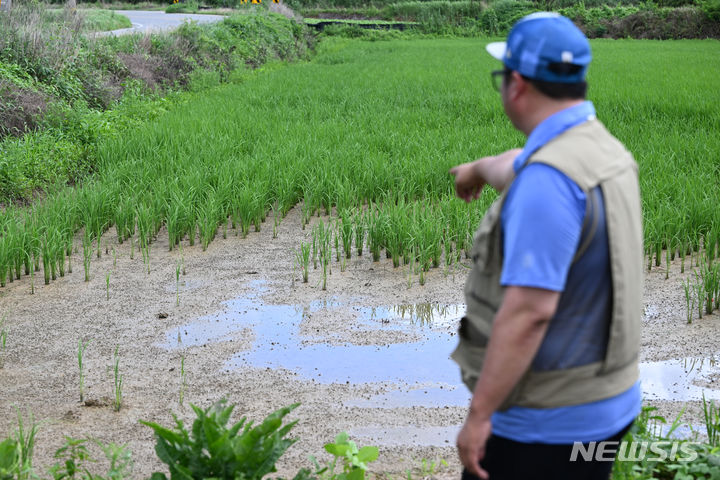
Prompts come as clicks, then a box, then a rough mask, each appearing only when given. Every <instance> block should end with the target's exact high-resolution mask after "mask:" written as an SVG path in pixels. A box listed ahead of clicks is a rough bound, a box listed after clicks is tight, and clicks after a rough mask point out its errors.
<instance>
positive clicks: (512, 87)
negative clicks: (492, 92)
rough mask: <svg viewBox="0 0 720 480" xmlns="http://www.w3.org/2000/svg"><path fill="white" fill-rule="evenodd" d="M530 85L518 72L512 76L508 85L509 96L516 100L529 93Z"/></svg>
mask: <svg viewBox="0 0 720 480" xmlns="http://www.w3.org/2000/svg"><path fill="white" fill-rule="evenodd" d="M529 86H530V84H529V83H528V82H527V80H525V79H524V78H523V77H522V75H520V74H519V73H518V72H516V71H513V72H512V73H511V74H510V83H508V85H507V95H508V98H510V99H511V100H516V99H517V98H518V97H520V96H522V95H523V94H525V93H526V92H527V89H528V87H529Z"/></svg>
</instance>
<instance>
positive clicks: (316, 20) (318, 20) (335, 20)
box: [303, 18, 416, 25]
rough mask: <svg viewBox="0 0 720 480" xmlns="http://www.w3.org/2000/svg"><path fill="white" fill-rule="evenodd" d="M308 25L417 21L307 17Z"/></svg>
mask: <svg viewBox="0 0 720 480" xmlns="http://www.w3.org/2000/svg"><path fill="white" fill-rule="evenodd" d="M303 21H304V22H305V23H306V24H308V25H315V24H318V23H324V22H332V23H337V24H347V25H356V24H364V25H365V24H370V25H395V24H398V23H402V24H405V25H415V24H416V22H402V21H401V22H395V21H392V20H370V19H368V20H355V19H339V18H305V19H304V20H303Z"/></svg>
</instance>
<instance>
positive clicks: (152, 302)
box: [0, 208, 719, 478]
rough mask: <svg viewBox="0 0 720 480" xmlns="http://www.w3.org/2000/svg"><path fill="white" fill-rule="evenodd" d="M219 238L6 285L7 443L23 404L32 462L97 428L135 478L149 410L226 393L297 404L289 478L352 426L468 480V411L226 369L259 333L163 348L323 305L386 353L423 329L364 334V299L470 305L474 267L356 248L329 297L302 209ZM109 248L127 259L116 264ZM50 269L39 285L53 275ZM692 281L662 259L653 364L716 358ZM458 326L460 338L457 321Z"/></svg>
mask: <svg viewBox="0 0 720 480" xmlns="http://www.w3.org/2000/svg"><path fill="white" fill-rule="evenodd" d="M315 220H316V219H315ZM221 233H222V232H219V237H218V238H217V239H216V240H215V241H214V242H212V243H211V244H210V246H209V247H208V250H207V251H206V252H201V249H200V248H199V247H197V246H196V247H188V246H187V245H186V246H185V248H184V255H183V257H181V253H180V251H178V250H177V249H176V250H174V251H172V252H168V243H167V234H166V233H165V232H164V230H163V231H161V233H160V235H159V238H158V241H157V242H156V243H155V244H153V246H152V251H151V254H150V273H149V274H148V273H147V268H146V266H145V265H144V264H143V263H142V260H141V255H140V254H139V253H138V252H137V251H136V252H135V258H134V260H131V259H130V249H131V247H130V245H129V244H128V243H127V242H126V243H125V244H123V245H116V244H115V238H114V235H113V234H112V233H108V234H107V235H106V239H107V242H108V244H109V245H110V249H111V251H110V254H109V255H103V256H102V258H100V259H96V258H95V257H93V259H92V264H91V275H92V278H91V280H90V282H88V283H85V282H84V281H83V272H82V258H81V254H78V255H75V256H74V257H73V262H74V264H73V269H74V273H72V274H69V275H66V277H64V278H62V279H59V280H57V281H55V282H52V283H51V284H50V285H47V286H45V285H36V293H35V294H34V295H30V279H29V278H23V279H22V280H21V281H15V282H13V283H12V284H10V285H9V286H8V287H6V288H4V289H1V290H0V314H4V315H7V320H6V324H5V328H6V330H7V331H8V337H7V352H6V355H5V359H4V360H5V362H4V363H5V366H4V368H3V369H0V385H2V388H0V438H3V437H4V436H5V435H7V434H8V432H10V431H12V430H13V429H14V428H15V421H16V413H15V409H14V406H15V405H17V406H19V407H20V408H21V410H22V411H29V412H32V413H33V414H34V416H35V419H36V420H39V421H42V422H43V423H42V425H41V429H40V432H39V434H38V439H37V447H36V458H35V464H36V466H37V467H39V468H40V470H41V471H42V470H43V469H44V468H46V467H48V466H50V465H51V464H52V463H53V462H54V461H55V460H54V459H53V453H54V452H55V450H56V449H57V448H59V447H60V446H61V444H62V442H63V436H64V435H68V436H72V437H87V436H92V437H95V438H97V439H98V440H101V441H103V442H111V441H112V442H115V443H127V444H128V445H129V448H130V449H131V450H132V452H133V457H134V460H135V469H134V473H133V478H147V477H148V476H149V475H150V474H151V473H152V472H153V471H155V470H158V469H163V465H162V464H161V463H160V462H159V461H158V460H157V457H156V456H155V454H154V439H153V435H152V431H151V430H150V429H149V428H147V427H144V426H142V425H140V424H139V423H138V420H141V419H142V420H152V421H155V422H158V423H160V424H162V425H172V424H173V419H172V415H171V412H175V413H177V414H178V415H179V416H180V418H183V419H184V420H186V421H190V420H191V419H192V411H191V409H190V408H189V406H188V403H194V404H197V405H200V406H208V405H210V404H211V403H213V402H215V401H216V400H218V399H219V398H221V397H226V398H228V400H229V401H230V402H231V403H235V404H237V407H236V410H235V413H236V418H238V416H239V415H246V416H248V417H249V418H251V419H255V420H260V419H261V418H264V417H265V416H266V415H267V414H269V413H270V412H272V411H274V410H276V409H278V408H280V407H282V406H285V405H288V404H290V403H293V402H301V406H300V407H299V408H298V409H296V410H295V411H294V412H293V413H292V418H293V419H298V421H299V422H298V424H297V426H296V427H295V428H294V430H293V435H294V436H295V437H298V438H299V439H300V440H299V442H298V443H296V444H295V445H294V446H293V447H292V448H291V449H290V450H289V451H288V453H287V454H286V455H285V456H284V457H283V458H282V459H281V462H280V464H279V465H278V466H279V469H280V473H281V474H283V475H291V474H293V473H294V472H296V471H297V469H298V468H300V467H303V466H310V462H309V461H308V459H307V456H308V455H310V454H312V455H316V456H319V457H320V458H321V459H322V458H325V457H323V453H322V452H323V450H322V446H323V444H324V443H326V442H328V441H331V440H332V439H333V438H334V436H335V435H336V434H337V433H338V432H340V431H351V432H352V431H353V430H354V431H356V432H360V433H359V435H356V440H357V441H358V443H360V444H367V443H373V441H372V440H369V439H370V438H372V437H373V436H374V435H377V434H378V433H377V432H380V435H381V437H380V438H385V440H386V441H385V442H381V441H379V442H377V443H380V444H381V454H380V460H379V461H378V462H377V463H376V464H373V468H372V469H373V470H374V471H382V472H388V473H393V474H401V473H402V472H404V470H405V469H408V468H417V467H418V466H419V465H420V459H422V458H426V459H437V458H445V459H446V460H448V461H449V463H450V467H449V468H448V469H447V471H446V473H445V474H444V476H447V477H448V478H449V477H451V476H452V477H456V476H457V475H458V474H459V465H458V461H457V459H456V454H455V450H454V448H453V439H452V437H451V438H450V439H447V438H445V437H447V432H452V429H453V428H456V426H457V425H459V424H460V423H462V421H463V420H464V415H465V408H464V407H458V406H447V405H443V406H432V405H428V406H424V405H422V404H420V405H415V406H405V407H397V408H375V407H372V406H361V407H358V406H352V405H353V404H354V402H355V404H357V402H358V400H359V399H360V400H362V399H368V398H371V397H372V396H374V395H378V394H383V393H384V392H388V391H391V390H392V387H393V384H392V383H390V382H379V383H356V384H353V383H321V382H320V381H316V380H315V379H311V380H308V379H306V378H304V377H302V376H301V375H298V374H297V372H294V371H290V370H285V369H281V368H279V369H270V368H253V367H242V368H238V369H230V368H228V366H227V361H228V359H230V358H231V357H232V356H233V355H235V354H237V353H238V352H247V351H249V350H250V349H251V348H253V342H254V339H255V332H254V331H253V329H251V328H242V329H239V330H238V331H236V332H234V333H232V334H231V335H227V336H224V337H223V338H222V339H221V340H219V341H211V342H205V343H202V342H201V343H198V344H196V345H189V344H188V345H186V346H181V347H180V348H172V349H168V348H166V347H165V346H164V345H163V344H164V343H166V342H167V339H168V337H169V336H170V337H172V336H173V335H174V332H175V331H179V330H181V329H182V328H183V327H184V326H185V325H187V324H189V323H191V322H193V321H195V320H197V319H198V318H199V317H203V316H211V315H213V314H216V313H217V312H223V311H225V310H227V309H228V308H231V307H230V306H229V305H230V304H228V303H224V302H226V301H228V300H231V299H236V298H245V299H251V300H250V301H257V302H258V303H260V302H262V304H264V305H289V306H297V307H298V308H299V309H303V308H308V309H309V308H311V306H313V305H314V307H313V308H314V309H315V310H314V311H315V313H314V314H313V315H311V316H307V317H304V320H303V322H302V324H301V325H300V332H301V333H302V334H303V335H307V336H308V337H309V338H311V340H310V341H312V342H314V341H317V342H320V343H326V344H329V343H332V344H338V345H340V344H342V343H343V342H344V343H347V344H353V345H356V344H359V345H375V346H377V347H378V348H381V347H384V346H385V345H386V343H387V342H412V341H414V340H415V338H414V336H413V335H405V336H403V335H402V334H395V333H393V332H392V331H386V330H378V331H375V332H374V333H373V332H361V331H358V329H357V328H356V325H355V323H354V322H355V319H356V318H357V314H356V310H353V308H357V307H382V306H392V305H401V304H419V303H427V302H431V303H440V304H445V305H454V304H461V303H463V298H462V286H463V283H464V280H465V275H466V274H467V269H465V268H463V267H461V266H458V267H456V268H454V269H451V270H450V271H443V269H435V270H433V271H432V272H430V273H429V275H428V276H427V284H426V285H425V286H422V287H421V286H419V285H418V282H417V277H413V278H412V285H411V286H410V287H409V288H408V275H407V273H408V272H407V270H406V269H404V268H400V269H393V267H392V263H391V262H390V261H389V260H385V259H383V260H382V261H380V262H378V263H373V262H372V260H371V258H370V257H369V256H368V255H364V256H363V257H360V258H357V257H353V259H352V260H350V261H349V264H348V267H347V270H346V271H345V272H340V267H339V264H335V263H333V266H332V268H333V271H332V275H331V276H330V277H329V279H328V285H327V291H323V290H321V288H320V274H319V270H311V272H310V282H309V283H307V284H304V283H302V280H301V274H300V271H299V270H298V269H297V268H294V267H293V263H294V256H295V253H294V252H295V250H296V248H297V247H298V245H299V242H300V239H301V238H304V239H305V240H306V241H307V240H308V237H309V236H310V230H309V229H305V230H301V227H300V215H299V209H298V208H296V209H294V210H292V211H291V212H290V213H289V214H288V216H287V217H286V218H285V219H284V220H283V222H282V223H281V224H280V225H279V227H278V237H277V238H272V225H270V224H268V223H265V224H263V229H262V231H261V232H259V233H251V234H250V235H249V236H248V237H247V238H246V239H241V238H239V237H236V236H234V232H229V233H230V234H231V235H230V236H229V237H228V238H227V239H222V238H221ZM112 249H114V250H115V253H116V254H117V261H116V262H115V261H114V255H113V252H112ZM81 251H82V250H80V252H81ZM103 251H104V248H103ZM182 261H184V264H185V268H186V272H187V274H186V275H185V276H183V277H181V284H180V285H179V288H178V285H177V284H176V281H175V272H176V266H177V265H178V262H182ZM673 268H676V266H675V265H673ZM108 273H109V274H110V288H109V295H110V299H109V300H107V299H106V295H107V291H106V274H108ZM41 278H42V277H41V276H38V277H36V280H38V281H39V282H40V283H41V280H40V279H41ZM681 278H683V276H682V275H680V274H679V273H677V272H675V271H673V272H672V273H671V275H670V280H664V272H660V271H659V269H656V270H654V271H652V272H650V273H649V275H648V278H647V282H646V293H645V301H646V304H647V305H648V306H652V308H650V309H649V310H650V311H651V313H652V315H646V318H645V320H644V327H645V328H644V331H643V347H642V358H641V360H642V361H650V360H665V359H669V358H680V357H685V356H707V355H712V354H715V353H716V352H717V342H716V341H715V339H716V338H717V335H718V331H719V327H718V322H717V317H716V316H711V317H707V318H703V320H701V321H696V322H693V324H691V325H687V324H686V320H685V313H684V306H683V305H684V304H683V299H682V288H681V287H680V281H681ZM259 286H260V287H259ZM178 290H179V292H180V293H179V305H177V292H178ZM252 299H256V300H252ZM318 301H321V302H322V301H326V302H327V301H329V302H333V306H332V308H325V307H323V305H322V303H320V304H319V306H318V303H317V302H318ZM459 316H460V315H459V314H458V317H459ZM208 318H212V317H208ZM380 321H382V319H381V320H380ZM313 332H314V333H313ZM447 335H452V332H450V329H448V333H447ZM79 339H83V340H85V341H89V345H88V347H87V350H86V352H85V359H84V363H85V365H86V380H85V385H86V394H85V395H86V398H88V399H95V400H96V401H98V403H100V405H98V406H96V407H94V408H89V407H88V406H85V404H81V403H80V402H79V390H78V374H77V357H76V354H77V344H78V340H79ZM328 339H331V340H328ZM116 347H118V348H119V354H120V371H121V373H122V375H123V378H124V386H123V408H122V409H121V410H120V411H119V412H114V411H113V409H112V403H111V402H110V403H108V404H102V403H103V397H110V398H113V394H112V385H113V378H112V369H111V368H110V367H111V365H112V358H113V352H114V351H115V348H116ZM337 351H339V352H341V351H342V350H341V349H338V350H337ZM182 357H184V358H185V371H186V372H187V389H186V392H185V403H184V405H183V406H180V405H179V392H180V388H181V377H180V372H179V368H180V362H181V358H182ZM327 361H328V362H332V361H333V358H328V359H327ZM434 361H436V358H431V356H428V358H427V362H428V363H432V362H434ZM458 377H459V376H458ZM413 388H422V385H420V386H416V387H413ZM89 401H91V400H89ZM660 406H661V411H662V413H664V414H665V415H668V416H671V415H673V414H674V413H676V412H678V411H679V409H680V408H681V406H682V403H680V402H664V403H661V405H660ZM689 410H690V411H689V413H688V414H686V415H687V416H688V420H690V421H695V422H696V423H697V419H698V418H699V417H698V416H697V415H698V413H699V408H698V402H692V403H691V404H690V408H689ZM373 432H375V433H373ZM383 432H385V433H383ZM383 435H385V437H382V436H383ZM428 439H430V440H428ZM446 442H447V443H446ZM441 476H443V475H442V474H441Z"/></svg>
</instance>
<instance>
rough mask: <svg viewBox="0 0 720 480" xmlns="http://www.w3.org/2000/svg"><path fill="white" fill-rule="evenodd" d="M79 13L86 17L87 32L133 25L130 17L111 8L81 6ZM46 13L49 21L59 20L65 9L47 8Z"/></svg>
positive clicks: (84, 26) (84, 23)
mask: <svg viewBox="0 0 720 480" xmlns="http://www.w3.org/2000/svg"><path fill="white" fill-rule="evenodd" d="M77 13H78V15H80V16H82V17H83V19H84V21H83V27H82V28H83V31H85V32H106V31H110V30H119V29H121V28H130V27H132V22H130V19H129V18H128V17H126V16H125V15H120V14H119V13H115V12H112V11H110V10H101V9H97V8H90V9H86V8H79V9H78V10H77ZM46 14H47V16H48V21H58V20H60V19H61V18H63V17H64V16H65V13H64V12H63V9H47V10H46Z"/></svg>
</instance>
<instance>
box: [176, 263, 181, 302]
mask: <svg viewBox="0 0 720 480" xmlns="http://www.w3.org/2000/svg"><path fill="white" fill-rule="evenodd" d="M175 305H176V306H180V262H177V264H176V265H175Z"/></svg>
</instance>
